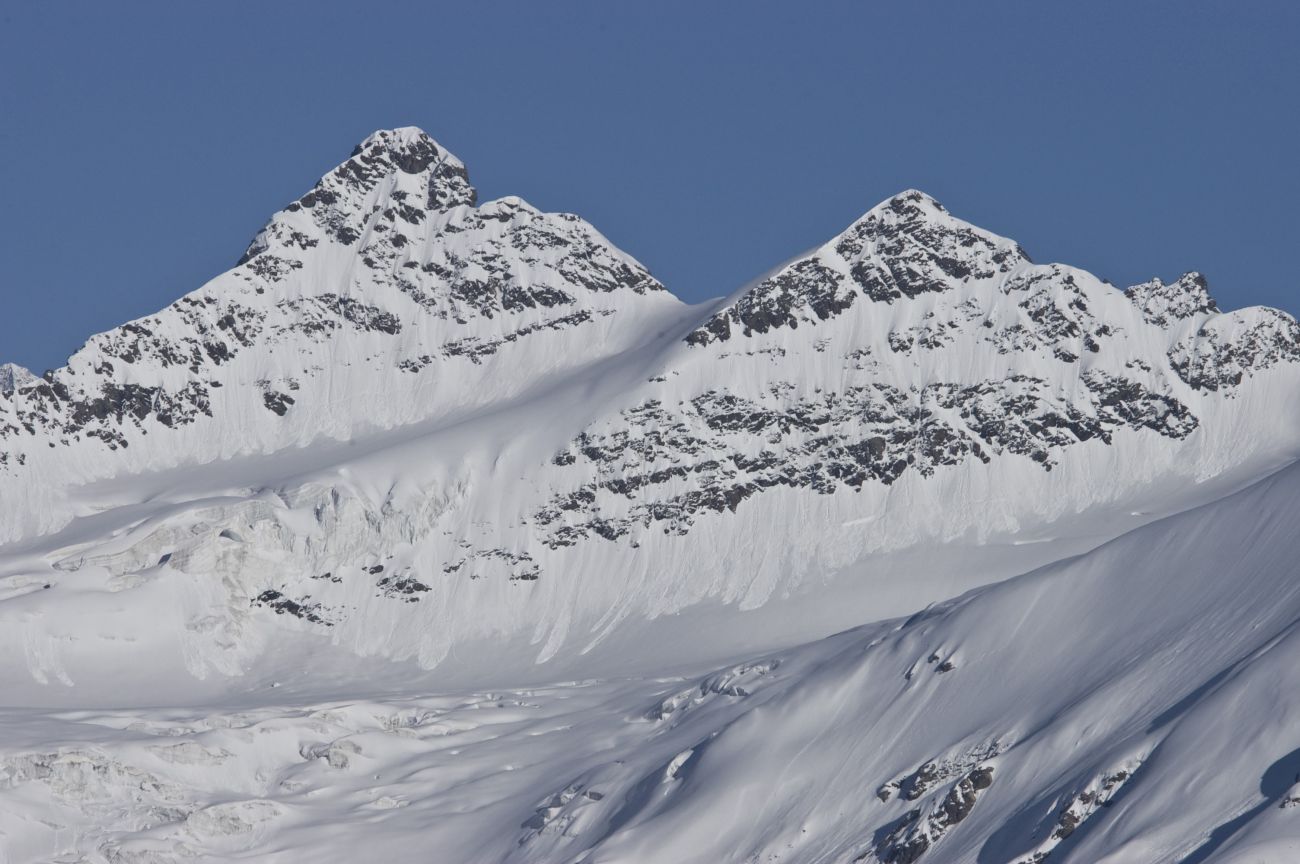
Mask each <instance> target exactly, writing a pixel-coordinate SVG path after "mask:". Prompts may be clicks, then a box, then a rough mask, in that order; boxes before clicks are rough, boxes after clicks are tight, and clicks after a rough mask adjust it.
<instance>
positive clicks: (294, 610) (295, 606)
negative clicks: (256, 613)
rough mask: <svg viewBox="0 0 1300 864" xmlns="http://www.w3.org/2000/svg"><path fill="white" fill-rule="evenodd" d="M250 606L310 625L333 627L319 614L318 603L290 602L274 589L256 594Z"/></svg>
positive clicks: (304, 600) (319, 607)
mask: <svg viewBox="0 0 1300 864" xmlns="http://www.w3.org/2000/svg"><path fill="white" fill-rule="evenodd" d="M252 605H254V606H265V607H266V608H268V609H273V610H275V614H276V615H292V616H293V617H295V618H300V619H302V620H303V621H307V622H309V623H311V624H320V625H323V626H325V627H330V626H333V622H331V621H328V620H326V619H325V618H324V617H322V615H321V614H320V613H321V605H320V604H319V603H310V602H308V601H307V599H306V598H304V599H303V600H301V601H299V600H291V599H289V598H288V597H285V596H284V595H283V594H281V593H280V592H279V591H276V590H274V589H268V590H266V591H263V592H262V593H261V594H258V595H257V596H256V597H254V598H253V601H252Z"/></svg>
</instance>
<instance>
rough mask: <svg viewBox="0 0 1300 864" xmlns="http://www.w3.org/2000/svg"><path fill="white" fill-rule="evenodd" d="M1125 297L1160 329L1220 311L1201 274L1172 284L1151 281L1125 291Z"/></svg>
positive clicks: (1187, 276)
mask: <svg viewBox="0 0 1300 864" xmlns="http://www.w3.org/2000/svg"><path fill="white" fill-rule="evenodd" d="M1124 294H1125V296H1126V297H1128V299H1129V300H1131V301H1132V302H1133V305H1134V306H1137V307H1138V308H1139V309H1141V310H1142V317H1143V318H1145V319H1146V320H1147V321H1149V322H1150V323H1152V324H1155V325H1156V326H1157V327H1168V326H1170V325H1172V324H1174V323H1176V322H1178V321H1183V320H1186V319H1189V318H1195V317H1197V316H1203V315H1211V314H1215V313H1217V312H1218V311H1219V305H1218V304H1217V303H1215V302H1214V298H1213V297H1211V296H1210V285H1209V283H1208V282H1207V281H1206V279H1205V277H1204V276H1202V275H1201V274H1200V273H1185V274H1183V276H1182V277H1180V278H1179V279H1178V281H1177V282H1174V283H1172V284H1169V285H1166V284H1164V283H1163V282H1161V281H1160V280H1159V279H1152V280H1151V281H1150V282H1144V283H1142V284H1141V285H1134V286H1132V287H1130V288H1127V289H1125V291H1124Z"/></svg>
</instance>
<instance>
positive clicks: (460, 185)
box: [239, 126, 478, 264]
mask: <svg viewBox="0 0 1300 864" xmlns="http://www.w3.org/2000/svg"><path fill="white" fill-rule="evenodd" d="M477 202H478V192H477V190H475V188H474V187H473V186H472V185H471V184H470V182H469V172H467V171H466V170H465V164H464V163H463V162H461V161H460V160H459V159H457V158H456V157H455V156H454V155H453V154H452V153H451V152H450V151H448V150H447V149H446V148H444V147H442V146H441V145H440V144H438V142H437V141H434V140H433V138H432V137H430V136H429V135H428V133H426V132H425V131H424V130H423V129H420V128H418V127H415V126H402V127H398V128H396V129H380V130H378V131H375V132H373V133H371V134H370V135H369V136H367V137H366V139H365V140H364V141H362V142H361V143H360V144H358V145H357V146H356V147H355V148H354V149H353V150H352V155H351V156H349V157H348V159H347V160H346V161H345V162H343V163H342V164H340V165H339V166H338V167H336V168H335V169H334V170H333V171H330V172H329V173H327V174H326V175H325V176H324V177H322V178H321V179H320V180H319V181H317V183H316V185H315V186H313V187H312V188H311V191H309V192H308V193H307V194H306V195H303V196H302V197H301V198H299V199H298V200H297V201H294V202H292V203H291V204H289V205H288V206H287V207H285V208H284V209H283V210H281V211H280V212H279V213H277V214H275V216H273V217H271V221H270V222H269V223H267V225H266V227H265V228H263V229H262V230H261V231H260V232H259V233H258V235H257V236H256V237H255V238H253V242H252V243H251V244H250V245H249V247H248V249H247V250H246V251H245V252H244V255H243V257H241V258H240V259H239V263H240V264H245V263H247V262H248V261H250V260H251V259H253V258H255V257H257V256H258V255H261V254H262V253H263V252H265V251H266V250H267V249H269V248H272V247H274V246H277V245H279V246H287V247H289V248H290V249H294V248H296V249H299V250H301V249H303V248H305V247H304V244H309V245H310V246H315V245H316V243H317V242H319V240H321V239H329V240H331V241H333V242H335V243H338V244H341V245H344V246H351V245H353V244H354V243H356V241H357V240H358V239H359V238H360V237H361V236H362V234H364V233H365V231H366V226H367V225H368V224H369V223H370V220H371V218H372V216H373V215H374V214H375V213H376V212H379V211H383V210H385V209H387V208H389V207H395V208H397V209H399V210H400V211H401V213H402V218H403V219H404V220H406V221H407V222H411V223H419V222H421V221H423V219H424V217H425V214H426V213H428V212H438V211H443V210H450V209H451V208H453V207H458V206H461V205H466V206H470V207H472V206H474V205H475V204H476V203H477Z"/></svg>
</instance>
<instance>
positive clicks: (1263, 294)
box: [0, 0, 1300, 371]
mask: <svg viewBox="0 0 1300 864" xmlns="http://www.w3.org/2000/svg"><path fill="white" fill-rule="evenodd" d="M1297 45H1300V3H1294V2H1290V0H1273V2H1257V0H1232V2H1217V3H1198V2H1190V0H1183V2H1154V0H1146V2H1131V0H1126V2H1114V3H1113V2H1097V0H1089V2H1086V3H1054V2H1053V3H1043V2H1017V3H1010V2H978V3H972V2H944V3H931V2H895V3H874V2H865V0H863V2H815V0H801V2H797V3H796V2H787V3H766V2H751V3H739V2H737V3H706V2H700V0H695V2H676V0H669V2H666V0H645V2H640V3H635V4H634V3H631V2H617V3H610V2H583V3H576V2H565V0H547V2H481V3H480V2H457V3H431V2H365V3H357V2H348V3H341V2H311V3H308V2H297V3H291V2H271V0H264V2H256V3H253V2H222V3H209V4H198V3H189V2H185V3H178V2H174V0H168V2H156V3H146V2H121V3H116V2H115V3H92V2H88V0H87V2H78V3H64V2H55V0H40V2H33V0H3V2H2V3H0V188H2V189H3V193H4V194H3V199H2V200H0V256H2V257H0V260H2V261H3V263H4V267H3V270H2V271H0V360H12V361H16V362H20V363H23V364H25V365H28V366H31V367H34V368H35V369H37V371H40V370H42V369H44V368H46V367H49V366H54V365H58V364H60V363H61V362H62V360H63V359H64V358H65V357H66V356H67V355H68V354H69V353H70V352H71V351H73V350H75V349H76V348H77V347H78V346H79V345H80V344H81V343H82V341H84V339H85V338H86V337H87V336H88V335H90V334H91V333H93V332H96V331H98V330H103V329H107V328H109V327H112V326H114V325H116V324H118V323H120V322H122V321H125V320H127V319H129V318H132V317H136V316H139V315H143V314H147V313H149V312H151V311H153V310H155V309H157V308H159V307H161V306H163V305H165V304H166V303H168V302H170V301H171V300H173V299H175V298H176V297H177V296H179V295H181V294H182V293H184V292H186V291H189V290H192V289H194V288H197V287H198V286H199V285H200V284H201V283H202V282H204V281H205V280H206V279H208V278H210V277H212V276H213V275H215V274H217V273H219V272H220V271H222V270H224V269H226V268H227V267H229V266H230V265H231V264H233V262H234V261H235V259H236V258H237V257H238V256H239V254H240V253H241V252H242V251H243V248H244V245H245V244H246V242H247V241H248V240H249V239H250V238H251V237H252V235H253V234H254V233H255V232H256V230H257V229H258V228H259V227H260V226H261V224H262V222H263V221H264V220H265V219H266V217H267V216H269V215H270V214H271V213H272V212H273V211H274V210H276V209H278V208H279V207H281V206H282V205H283V204H284V203H286V202H287V201H289V200H290V199H292V198H294V197H296V196H298V195H299V194H301V193H302V192H304V191H305V190H306V189H307V188H309V187H310V186H311V184H312V183H313V182H314V181H315V179H316V178H317V177H318V176H319V175H320V174H321V173H323V172H324V171H326V170H328V169H329V168H330V167H332V166H333V165H335V164H336V163H338V162H340V161H342V160H343V159H344V158H346V156H347V155H348V153H349V151H350V150H351V148H352V146H353V145H354V144H355V143H356V142H358V141H359V140H360V139H361V138H363V137H364V136H365V135H366V134H367V133H369V132H370V131H371V130H373V129H375V128H379V127H389V126H398V125H407V124H413V125H418V126H421V127H423V128H424V129H426V130H427V131H428V132H429V133H430V134H431V135H433V136H434V137H435V138H437V139H438V140H439V141H441V142H442V143H443V144H444V145H445V146H447V147H449V148H450V149H451V150H452V151H453V152H455V153H456V154H458V155H459V156H460V157H461V158H462V159H463V160H465V162H466V163H467V164H468V166H469V169H470V176H471V178H472V179H473V180H474V182H475V184H476V185H477V186H478V187H479V190H480V193H481V194H482V195H483V196H484V197H485V198H492V197H497V196H501V195H506V194H518V195H521V196H523V197H524V198H527V199H528V200H529V201H531V202H532V203H534V204H535V205H537V206H539V207H542V208H544V209H549V210H569V211H573V212H576V213H579V214H581V215H583V216H584V217H586V218H587V219H589V220H590V221H592V222H593V223H594V224H595V225H596V226H597V227H598V228H600V229H601V230H602V231H603V232H604V233H605V234H606V235H608V236H609V237H610V238H611V239H612V240H613V241H614V242H615V243H617V244H619V245H620V246H622V247H623V248H624V249H626V250H627V251H628V252H630V253H632V254H633V255H635V256H636V257H638V258H639V259H640V260H642V261H643V262H644V263H645V264H646V265H647V266H649V267H650V268H651V269H652V270H653V271H654V272H655V274H656V275H658V276H659V277H660V278H661V279H662V280H663V281H664V283H665V284H667V285H668V287H669V288H670V289H672V290H673V291H674V292H676V293H677V294H678V295H680V296H682V297H683V298H685V299H688V300H692V301H694V300H701V299H704V298H707V297H712V296H716V295H719V294H723V293H726V292H728V291H730V290H731V289H733V288H734V287H735V286H737V285H738V284H740V283H743V282H745V281H746V280H748V279H749V278H750V277H752V276H753V275H755V274H756V273H759V272H761V271H763V270H765V269H767V268H768V267H769V266H771V265H772V264H774V263H776V262H778V261H781V260H783V259H785V258H788V257H789V256H790V255H792V254H794V253H796V252H798V251H800V250H802V249H805V248H807V247H809V246H812V245H814V244H816V243H818V242H820V241H823V240H825V239H827V238H829V237H830V236H832V235H833V234H835V233H836V232H838V231H839V230H840V229H842V228H843V227H844V226H845V225H847V224H848V223H849V222H850V221H851V220H853V219H854V218H855V217H857V216H858V215H860V214H861V213H862V212H863V211H864V210H866V209H867V208H868V207H870V206H871V205H873V204H874V203H876V202H877V201H878V200H880V199H882V198H884V197H887V196H888V195H890V194H892V193H894V192H896V191H898V190H900V189H903V188H906V187H911V186H915V187H919V188H921V189H924V190H926V191H928V192H930V193H931V194H933V195H934V196H936V197H937V198H939V200H941V201H943V202H944V203H945V204H947V205H948V208H949V209H950V210H952V211H953V212H955V213H956V214H957V215H959V216H962V217H964V218H966V219H969V220H971V221H973V222H976V223H978V224H981V225H983V226H985V227H987V228H990V229H992V230H995V231H998V232H1000V233H1003V234H1006V235H1009V236H1011V237H1014V238H1016V239H1017V240H1019V241H1020V242H1021V243H1022V244H1023V245H1024V246H1025V248H1026V249H1027V250H1028V251H1029V253H1030V254H1031V255H1032V256H1033V257H1034V258H1035V260H1038V261H1052V260H1054V261H1064V262H1067V263H1071V264H1076V265H1078V266H1082V267H1085V268H1087V269H1089V270H1092V271H1094V272H1096V273H1097V274H1099V275H1101V276H1103V277H1107V278H1109V279H1111V280H1112V281H1114V282H1116V283H1117V284H1121V285H1122V284H1128V283H1131V282H1136V281H1141V280H1143V279H1146V278H1149V277H1150V276H1153V275H1159V276H1161V277H1164V278H1167V279H1168V278H1173V277H1176V276H1177V275H1179V274H1180V273H1181V272H1183V271H1184V270H1188V269H1199V270H1202V271H1204V272H1205V273H1206V274H1207V275H1208V277H1209V279H1210V284H1211V288H1212V289H1213V290H1214V291H1215V293H1216V295H1217V296H1218V297H1219V299H1220V302H1221V303H1222V304H1223V305H1225V306H1228V307H1237V306H1242V305H1249V304H1254V303H1267V304H1271V305H1276V306H1281V307H1283V308H1287V309H1288V310H1289V311H1292V312H1296V311H1300V302H1298V300H1300V272H1298V270H1300V268H1297V266H1296V260H1297V257H1296V250H1297V236H1298V235H1300V216H1298V215H1297V212H1298V211H1297V199H1298V197H1300V196H1298V193H1300V167H1297V158H1298V154H1300V146H1298V145H1300V140H1298V139H1300V48H1297Z"/></svg>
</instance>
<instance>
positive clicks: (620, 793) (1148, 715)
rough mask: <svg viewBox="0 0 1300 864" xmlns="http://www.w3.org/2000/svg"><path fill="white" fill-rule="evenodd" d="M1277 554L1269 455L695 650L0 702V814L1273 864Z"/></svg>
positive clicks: (448, 839)
mask: <svg viewBox="0 0 1300 864" xmlns="http://www.w3.org/2000/svg"><path fill="white" fill-rule="evenodd" d="M1298 560H1300V469H1297V468H1296V467H1290V468H1287V469H1285V470H1283V471H1282V472H1280V473H1278V474H1276V475H1274V476H1272V477H1271V478H1269V479H1267V480H1264V481H1262V482H1260V483H1257V484H1256V485H1254V486H1251V487H1250V488H1248V489H1246V490H1244V491H1241V492H1239V493H1237V494H1235V495H1233V496H1230V497H1228V498H1226V499H1222V500H1220V501H1217V502H1215V503H1213V504H1210V505H1207V506H1204V507H1201V508H1199V509H1195V510H1192V511H1188V512H1185V513H1183V514H1180V515H1177V516H1174V517H1170V518H1166V519H1164V520H1161V521H1157V522H1155V523H1153V524H1149V525H1147V526H1145V527H1142V528H1139V529H1137V530H1135V531H1134V532H1132V533H1130V534H1127V535H1125V536H1124V537H1121V538H1119V539H1117V540H1115V541H1113V542H1111V543H1108V544H1106V545H1103V546H1101V547H1100V548H1098V549H1096V550H1094V551H1092V552H1089V553H1087V554H1085V555H1082V556H1080V557H1077V558H1074V559H1071V560H1067V561H1062V562H1059V563H1056V564H1052V565H1049V566H1047V567H1045V568H1043V569H1041V570H1038V571H1035V572H1032V573H1029V574H1027V575H1023V576H1020V577H1017V578H1013V579H1011V580H1009V581H1005V582H1003V583H1001V584H998V585H995V586H990V587H986V588H982V589H978V590H976V591H974V592H971V593H969V594H967V595H965V596H963V597H960V598H957V599H954V600H950V601H947V602H944V603H941V604H938V605H935V606H932V607H930V608H928V609H926V610H924V611H923V612H920V613H918V614H916V615H913V616H912V617H910V618H907V619H905V620H902V619H900V620H895V621H885V622H880V623H877V624H871V625H867V626H864V627H861V628H858V629H855V630H852V631H849V632H845V633H842V634H840V635H837V636H834V637H832V638H828V639H825V640H821V641H818V642H814V643H811V644H808V645H804V646H800V647H796V648H792V649H787V650H783V651H777V652H771V653H767V654H763V655H760V656H756V657H753V658H750V659H748V660H745V661H744V662H740V663H735V664H730V665H728V666H727V667H725V668H721V669H718V670H715V671H711V672H708V673H707V674H695V675H690V676H685V677H673V678H663V677H660V678H648V679H629V678H625V677H622V676H612V677H609V678H606V679H603V680H584V681H571V682H567V683H559V684H554V685H550V686H540V687H528V688H525V689H517V688H512V689H500V690H494V691H491V692H484V691H477V692H472V691H471V692H459V693H447V692H444V693H428V694H417V693H414V692H412V691H411V690H409V689H408V690H406V691H404V692H392V691H387V692H386V690H387V686H388V684H389V683H390V682H388V681H385V680H382V679H380V680H376V681H373V682H371V683H370V686H369V687H366V686H364V685H359V684H357V683H356V682H353V683H352V684H351V685H350V692H348V695H347V696H343V695H342V694H340V695H339V696H336V697H334V698H330V699H321V698H320V697H316V698H314V699H302V698H292V697H290V698H286V696H285V690H284V689H269V688H264V689H262V690H260V692H257V693H249V694H246V695H245V696H244V697H243V698H242V699H241V700H239V701H230V702H227V703H224V704H205V705H200V706H198V707H193V708H169V709H130V710H127V709H121V710H75V711H73V710H66V711H52V712H51V711H40V710H32V709H9V710H7V711H6V712H5V713H4V721H3V722H4V728H5V735H4V737H3V744H2V745H0V802H3V806H0V832H3V834H2V835H0V837H2V840H0V842H3V844H4V847H5V851H6V852H7V853H8V856H9V857H8V859H7V860H11V861H14V862H26V861H48V860H61V861H87V862H105V861H111V862H115V864H125V862H159V861H168V862H170V861H184V860H192V859H197V860H236V859H238V860H253V859H256V860H259V861H267V862H278V861H282V862H290V861H295V862H296V861H303V860H311V861H318V862H340V864H341V862H349V861H355V860H357V858H358V857H360V856H363V855H364V856H365V857H367V858H372V859H374V860H437V861H448V862H546V864H556V862H572V864H580V862H581V864H595V862H605V864H614V862H629V864H631V862H635V864H656V862H665V864H667V862H671V864H686V862H700V864H725V862H737V864H739V862H757V861H762V862H782V861H784V862H799V864H830V862H835V864H848V862H913V861H919V862H922V864H927V862H944V864H1012V862H1014V864H1029V862H1043V861H1047V862H1051V864H1057V862H1079V864H1098V862H1108V864H1165V862H1169V864H1173V862H1179V861H1181V862H1184V864H1192V862H1205V861H1215V862H1239V864H1248V862H1249V864H1256V862H1278V864H1281V862H1289V861H1294V860H1296V859H1297V856H1300V783H1297V776H1298V775H1300V723H1297V722H1296V718H1297V716H1300V636H1298V631H1297V623H1298V622H1300V578H1297V577H1300V573H1298V572H1297V564H1296V562H1297V561H1298ZM263 668H265V669H274V670H275V673H276V674H282V675H284V676H286V679H285V680H287V679H288V678H292V677H293V676H295V675H296V674H297V670H296V668H295V667H294V666H293V665H292V662H286V661H285V660H284V659H283V658H277V657H271V658H268V661H267V662H266V663H265V664H264V667H263ZM408 687H409V684H408Z"/></svg>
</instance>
